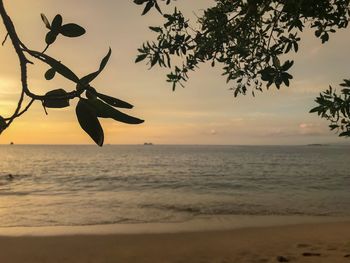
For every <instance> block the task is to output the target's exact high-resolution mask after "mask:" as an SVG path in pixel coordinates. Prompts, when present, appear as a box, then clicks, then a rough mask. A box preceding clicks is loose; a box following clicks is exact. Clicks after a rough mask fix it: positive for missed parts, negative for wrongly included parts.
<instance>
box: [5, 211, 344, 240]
mask: <svg viewBox="0 0 350 263" xmlns="http://www.w3.org/2000/svg"><path fill="white" fill-rule="evenodd" d="M344 222H350V217H345V216H339V217H335V216H292V215H288V216H266V215H264V216H256V215H255V216H251V215H222V216H217V217H213V216H208V217H199V218H195V219H191V220H187V221H183V222H167V223H127V224H120V223H117V224H101V225H83V226H35V227H0V237H21V236H34V237H35V236H38V237H40V236H71V235H119V234H123V235H124V234H130V235H139V234H172V233H196V232H213V231H231V230H237V229H247V228H265V227H283V226H293V225H305V224H320V223H344Z"/></svg>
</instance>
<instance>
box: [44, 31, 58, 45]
mask: <svg viewBox="0 0 350 263" xmlns="http://www.w3.org/2000/svg"><path fill="white" fill-rule="evenodd" d="M56 38H57V33H54V32H52V31H49V32H47V34H46V37H45V42H46V44H48V45H51V44H52V43H53V42H55V40H56Z"/></svg>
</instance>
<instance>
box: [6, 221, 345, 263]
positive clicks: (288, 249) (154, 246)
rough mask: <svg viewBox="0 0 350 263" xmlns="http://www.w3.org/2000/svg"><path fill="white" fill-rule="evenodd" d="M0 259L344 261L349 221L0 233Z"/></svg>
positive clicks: (181, 262) (77, 261)
mask: <svg viewBox="0 0 350 263" xmlns="http://www.w3.org/2000/svg"><path fill="white" fill-rule="evenodd" d="M0 262H6V263H17V262H18V263H20V262H21V263H22V262H26V263H41V262H42V263H44V262H46V263H51V262H52V263H53V262H55V263H56V262H57V263H58V262H68V263H69V262H75V263H80V262H81V263H83V262H84V263H88V262H91V263H92V262H93V263H100V262H101V263H102V262H103V263H109V262H111V263H112V262H123V263H128V262H146V263H158V262H159V263H160V262H162V263H165V262H174V263H185V262H188V263H192V262H193V263H209V262H213V263H236V262H238V263H245V262H247V263H248V262H249V263H254V262H260V263H262V262H317V263H322V262H331V263H338V262H350V222H342V223H311V224H299V225H289V226H275V227H252V228H242V229H234V230H225V231H200V232H183V233H157V234H111V235H72V236H69V235H63V236H41V237H38V236H36V237H33V236H19V237H0Z"/></svg>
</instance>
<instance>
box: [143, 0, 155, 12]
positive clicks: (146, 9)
mask: <svg viewBox="0 0 350 263" xmlns="http://www.w3.org/2000/svg"><path fill="white" fill-rule="evenodd" d="M153 6H154V3H153V2H152V1H149V2H148V3H147V4H146V6H145V9H144V10H143V12H142V15H145V14H147V13H148V11H149V10H150V9H151V8H152V7H153Z"/></svg>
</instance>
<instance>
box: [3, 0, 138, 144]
mask: <svg viewBox="0 0 350 263" xmlns="http://www.w3.org/2000/svg"><path fill="white" fill-rule="evenodd" d="M0 15H1V18H2V20H3V23H4V26H5V29H6V32H7V33H6V37H5V39H4V41H3V44H4V43H5V42H6V40H7V38H9V39H10V40H11V43H12V46H13V48H14V49H15V51H16V54H17V57H18V60H19V65H20V72H21V93H20V97H19V99H18V103H17V107H16V109H15V111H14V112H13V114H12V115H11V116H10V117H7V118H4V117H2V116H0V134H1V133H2V132H3V131H4V130H5V129H7V128H8V127H9V126H10V125H11V123H12V122H13V121H14V120H15V119H16V118H18V117H20V116H21V115H22V114H24V113H25V112H27V111H28V110H29V108H30V107H31V106H32V104H33V103H34V102H35V101H40V102H41V103H42V105H43V107H44V109H45V112H46V108H64V107H69V106H70V103H69V101H70V100H72V99H79V102H78V104H77V106H76V116H77V119H78V122H79V124H80V126H81V128H82V129H83V130H84V131H85V132H86V133H87V134H88V135H89V136H90V137H91V138H92V139H93V140H94V142H95V143H96V144H97V145H99V146H102V145H103V142H104V133H103V129H102V127H101V124H100V122H99V118H111V119H114V120H116V121H119V122H123V123H128V124H140V123H142V122H143V120H141V119H138V118H135V117H132V116H129V115H127V114H124V113H122V112H120V111H119V110H117V109H116V108H125V109H131V108H133V106H132V105H131V104H129V103H127V102H124V101H122V100H119V99H117V98H113V97H110V96H108V95H104V94H101V93H98V92H97V91H96V89H94V88H93V87H92V86H91V85H90V83H91V82H92V81H93V80H94V79H95V78H96V77H97V76H98V75H99V74H100V73H101V72H102V71H103V69H104V68H105V66H106V65H107V63H108V60H109V58H110V56H111V53H112V50H111V49H109V51H108V53H107V55H106V56H105V57H104V58H103V59H102V61H101V63H100V67H99V69H98V70H97V71H96V72H93V73H90V74H88V75H86V76H84V77H82V78H79V77H78V76H77V75H76V74H75V73H74V71H73V70H72V69H70V68H69V67H68V66H66V65H64V64H63V63H61V61H60V60H57V59H55V58H53V57H51V56H50V55H47V54H46V53H45V52H46V51H47V50H48V48H49V47H50V46H51V45H52V44H53V43H54V42H55V41H56V39H57V37H58V36H59V35H62V36H65V37H70V38H75V37H80V36H82V35H84V34H85V29H84V28H83V27H81V26H79V25H77V24H74V23H68V24H63V19H62V16H61V15H59V14H58V15H56V16H55V17H54V19H53V20H52V22H51V23H50V22H49V20H48V19H47V17H46V16H45V15H44V14H41V19H42V20H43V22H44V24H45V26H46V28H47V29H48V30H49V31H48V33H47V34H46V37H45V42H46V47H45V49H44V50H43V51H42V52H39V51H35V50H32V49H29V48H28V47H27V46H26V45H25V44H24V43H23V42H22V41H21V40H20V38H19V36H18V35H17V32H16V29H15V26H14V24H13V22H12V20H11V18H10V16H8V14H7V12H6V10H5V7H4V3H3V0H0ZM27 56H28V57H32V58H35V59H37V60H39V61H40V62H42V63H44V64H47V65H48V66H49V70H48V71H47V72H46V73H45V78H46V80H51V79H53V78H54V77H55V75H56V73H57V74H59V75H61V76H62V77H64V78H66V79H68V80H70V81H71V82H72V83H73V84H74V86H75V89H74V90H73V91H70V92H67V91H66V90H64V89H56V90H51V91H49V92H47V93H46V94H44V95H40V94H35V93H33V92H31V91H30V89H29V87H28V81H27V78H28V72H27V65H28V64H33V63H32V62H31V61H30V60H29V59H28V58H27ZM25 97H29V98H30V102H29V103H28V104H27V106H25V107H23V105H22V104H23V101H24V98H25Z"/></svg>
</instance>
